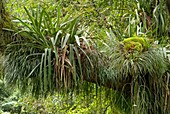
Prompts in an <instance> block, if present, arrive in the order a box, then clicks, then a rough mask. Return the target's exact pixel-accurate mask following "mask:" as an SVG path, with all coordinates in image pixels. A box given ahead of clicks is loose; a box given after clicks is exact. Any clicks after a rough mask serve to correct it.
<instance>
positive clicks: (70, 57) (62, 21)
mask: <svg viewBox="0 0 170 114" xmlns="http://www.w3.org/2000/svg"><path fill="white" fill-rule="evenodd" d="M25 11H26V13H27V16H28V17H29V22H24V21H23V20H21V19H19V18H17V19H18V20H19V21H20V22H21V24H22V25H23V26H24V28H23V29H22V30H20V31H18V32H17V33H16V34H20V35H22V38H20V39H17V40H16V41H14V42H12V43H10V44H9V45H8V46H7V49H6V52H5V56H6V58H5V80H6V82H7V83H8V84H12V83H18V84H19V87H20V88H22V90H26V89H27V86H28V85H30V86H29V87H31V90H32V92H33V93H34V95H38V94H40V93H41V94H43V95H46V94H48V92H49V91H54V90H55V89H57V90H59V89H61V88H66V89H69V88H70V87H73V86H74V85H77V82H79V81H81V80H82V79H83V75H86V74H83V75H82V70H83V68H82V60H83V59H88V62H90V63H91V61H90V59H89V57H88V55H87V52H88V51H89V52H90V47H89V43H88V42H89V39H86V38H85V37H84V36H83V35H84V34H83V31H82V29H81V28H80V27H81V26H82V25H79V17H75V18H73V17H72V15H69V14H68V15H67V14H66V15H62V12H61V9H60V7H59V6H58V8H57V16H56V17H54V18H52V17H51V15H49V13H48V12H47V11H46V10H45V9H44V8H41V7H38V8H37V10H36V11H34V10H32V12H29V11H28V10H27V8H25ZM35 61H36V62H35ZM91 65H92V64H91ZM91 65H90V66H91ZM90 66H89V67H90ZM14 69H15V70H14ZM25 69H27V70H25Z"/></svg>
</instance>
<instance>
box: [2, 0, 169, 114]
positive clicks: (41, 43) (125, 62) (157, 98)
mask: <svg viewBox="0 0 170 114" xmlns="http://www.w3.org/2000/svg"><path fill="white" fill-rule="evenodd" d="M154 1H155V0H149V1H148V4H146V5H145V3H146V0H138V1H131V0H126V1H125V0H123V1H118V0H116V1H114V2H113V1H111V0H110V1H108V0H103V1H99V0H95V1H90V0H86V1H82V0H76V1H74V0H70V1H68V0H64V1H63V0H61V1H58V2H55V3H54V1H53V0H51V1H50V0H49V1H42V2H39V1H32V0H30V1H24V0H23V1H21V2H18V1H17V0H15V1H11V0H9V2H10V3H9V5H8V6H7V8H8V10H13V11H14V12H12V13H13V14H12V15H14V16H15V17H16V18H15V19H17V21H16V20H13V21H14V22H17V24H16V25H17V26H20V28H18V31H16V34H15V35H17V34H19V35H21V36H22V37H17V38H16V39H14V42H12V43H10V44H8V45H7V49H6V51H5V62H4V63H5V64H4V65H5V81H6V82H7V84H17V85H18V86H19V88H20V89H22V90H23V91H26V90H31V91H32V93H33V95H34V96H39V97H40V98H41V99H39V100H36V99H34V98H32V97H30V96H26V97H25V98H24V97H23V98H21V99H20V101H19V103H21V104H22V112H34V113H56V112H58V113H65V112H67V113H87V114H88V113H137V114H138V113H143V114H147V113H154V114H157V113H158V114H159V113H165V112H166V111H167V107H166V106H165V107H163V106H164V104H166V103H167V101H166V100H167V98H166V97H164V96H167V91H166V89H167V90H168V84H169V82H168V81H167V80H168V75H167V72H169V67H168V65H169V62H167V60H166V59H165V58H164V56H162V52H161V51H160V50H159V49H156V48H153V47H154V46H152V45H150V44H149V43H148V42H149V41H148V39H146V38H145V37H147V38H149V39H150V38H152V39H154V40H155V39H156V40H159V41H160V42H159V43H161V44H164V45H167V41H168V38H169V37H168V36H167V29H168V25H169V24H168V17H167V15H166V10H165V7H164V6H165V4H164V2H163V1H160V2H159V3H156V4H153V2H154ZM34 2H36V3H37V4H34ZM12 3H13V4H14V5H13V6H12V5H10V4H12ZM15 3H17V4H15ZM25 3H26V4H27V5H28V4H29V5H30V4H32V5H30V6H27V8H26V7H24V9H22V8H20V6H22V5H23V4H25ZM9 7H11V9H10V8H9ZM16 7H17V8H16ZM15 8H16V9H17V10H14V9H15ZM24 19H28V20H24ZM18 20H19V23H18ZM165 23H166V24H165ZM108 31H109V32H108ZM15 35H14V36H15ZM136 35H137V36H136ZM133 36H135V37H133ZM160 36H161V37H160ZM108 37H109V39H107V38H108ZM126 37H128V38H126ZM91 38H93V39H95V43H94V42H92V41H91ZM124 38H126V39H124ZM123 39H124V40H123ZM94 46H96V48H94ZM155 47H159V46H157V45H156V46H155ZM96 49H98V50H97V51H96ZM83 81H87V82H92V83H96V85H93V84H92V85H90V86H89V85H88V84H89V83H85V84H84V83H83ZM165 81H167V83H165ZM101 86H105V87H107V88H114V89H116V91H111V89H108V90H107V89H106V88H103V87H101ZM165 87H166V89H165ZM95 89H96V91H94V90H95ZM55 90H57V92H58V93H57V95H58V96H57V98H56V96H55V95H54V97H53V96H48V93H49V92H50V93H54V91H55ZM92 90H93V91H92ZM114 92H118V93H119V92H121V94H115V93H114ZM94 93H95V94H94ZM41 95H42V96H44V95H45V96H46V98H47V99H44V98H43V97H42V96H41ZM104 95H105V96H104ZM107 98H108V99H107ZM83 101H84V102H83ZM120 110H121V111H120Z"/></svg>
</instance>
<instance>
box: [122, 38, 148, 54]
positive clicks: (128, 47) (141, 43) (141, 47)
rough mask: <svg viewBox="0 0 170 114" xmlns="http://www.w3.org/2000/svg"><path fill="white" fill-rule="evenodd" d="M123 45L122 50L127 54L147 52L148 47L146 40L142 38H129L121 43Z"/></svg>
mask: <svg viewBox="0 0 170 114" xmlns="http://www.w3.org/2000/svg"><path fill="white" fill-rule="evenodd" d="M122 43H123V44H124V50H125V51H128V52H134V51H138V52H143V51H147V50H148V48H149V47H150V45H149V43H148V41H147V39H146V38H143V37H130V38H127V39H124V40H123V41H122Z"/></svg>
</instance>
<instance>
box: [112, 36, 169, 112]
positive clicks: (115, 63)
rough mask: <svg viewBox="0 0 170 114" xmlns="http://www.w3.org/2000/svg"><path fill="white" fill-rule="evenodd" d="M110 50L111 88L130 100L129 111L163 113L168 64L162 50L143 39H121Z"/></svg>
mask: <svg viewBox="0 0 170 114" xmlns="http://www.w3.org/2000/svg"><path fill="white" fill-rule="evenodd" d="M117 43H118V42H117ZM110 51H111V52H112V54H111V56H110V65H111V67H110V69H112V70H113V71H114V75H112V77H110V79H111V80H112V82H113V81H114V83H113V85H112V86H114V87H115V88H117V89H118V90H119V91H123V92H125V94H126V96H130V97H131V111H132V112H133V113H137V114H138V113H140V114H142V113H143V114H146V113H155V114H158V113H165V110H167V109H164V107H163V106H164V104H165V102H166V101H165V97H163V96H164V95H165V93H166V90H165V78H166V72H167V71H168V67H167V65H168V64H167V61H166V59H165V58H164V57H163V55H162V53H161V51H160V50H159V49H154V48H152V47H151V46H150V45H149V43H148V41H147V39H145V38H143V37H131V38H127V39H124V40H123V41H122V42H120V43H118V44H116V45H115V47H114V48H111V50H110Z"/></svg>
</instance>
